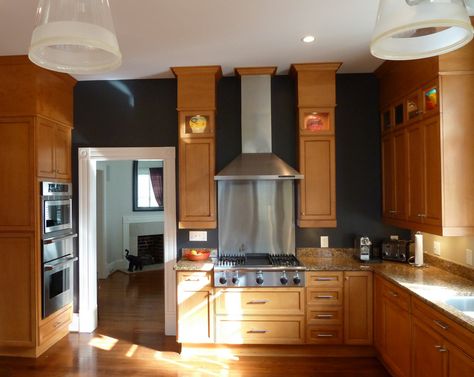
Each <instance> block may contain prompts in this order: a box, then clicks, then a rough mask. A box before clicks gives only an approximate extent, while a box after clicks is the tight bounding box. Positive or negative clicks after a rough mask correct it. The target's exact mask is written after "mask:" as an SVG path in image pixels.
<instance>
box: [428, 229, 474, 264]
mask: <svg viewBox="0 0 474 377" xmlns="http://www.w3.org/2000/svg"><path fill="white" fill-rule="evenodd" d="M434 241H438V242H439V243H440V245H441V255H440V257H441V258H443V259H446V260H449V261H451V262H455V263H458V264H462V265H464V266H467V267H470V268H474V267H473V266H472V265H469V264H467V263H466V249H470V250H472V251H473V252H474V237H441V236H435V235H433V234H428V233H423V249H424V251H425V252H428V253H430V254H434V251H433V249H434V247H433V242H434Z"/></svg>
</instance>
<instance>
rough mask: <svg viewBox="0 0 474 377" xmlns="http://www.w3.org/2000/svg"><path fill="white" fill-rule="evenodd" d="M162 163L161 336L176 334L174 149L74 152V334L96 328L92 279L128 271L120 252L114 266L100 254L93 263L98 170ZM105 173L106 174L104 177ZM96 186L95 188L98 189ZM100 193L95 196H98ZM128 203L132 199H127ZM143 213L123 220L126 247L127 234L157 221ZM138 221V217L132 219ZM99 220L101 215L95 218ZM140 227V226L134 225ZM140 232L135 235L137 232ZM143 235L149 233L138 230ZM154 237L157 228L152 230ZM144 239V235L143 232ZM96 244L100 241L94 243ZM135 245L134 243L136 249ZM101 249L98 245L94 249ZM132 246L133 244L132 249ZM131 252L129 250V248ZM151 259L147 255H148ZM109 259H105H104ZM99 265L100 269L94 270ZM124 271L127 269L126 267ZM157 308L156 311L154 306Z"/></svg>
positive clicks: (106, 149)
mask: <svg viewBox="0 0 474 377" xmlns="http://www.w3.org/2000/svg"><path fill="white" fill-rule="evenodd" d="M124 160H129V161H134V160H137V161H140V160H143V161H151V160H159V161H162V165H163V166H162V171H163V172H162V174H163V191H162V198H163V199H162V203H161V204H162V206H163V209H164V210H163V211H162V212H161V214H162V218H161V220H162V221H161V222H162V239H163V241H162V243H163V247H162V249H163V252H162V259H163V262H162V269H161V271H162V272H161V273H162V275H163V276H162V277H161V281H162V282H164V331H165V335H175V334H176V297H175V292H176V278H175V274H174V271H173V265H174V264H175V262H176V189H175V186H176V185H175V182H176V181H175V148H174V147H165V148H79V227H78V228H79V229H78V231H79V313H78V314H77V318H76V330H77V331H79V332H92V331H94V330H95V329H96V327H97V324H98V312H97V309H98V307H97V302H98V300H97V276H98V273H99V277H100V275H101V274H102V275H103V274H105V272H106V271H107V269H110V268H112V269H114V268H116V269H120V268H121V267H123V266H125V267H127V265H128V263H127V260H126V259H125V251H124V250H123V251H122V250H121V253H122V254H121V256H123V258H117V259H116V261H114V263H115V264H114V265H112V266H110V265H109V264H107V258H105V261H104V257H103V255H102V254H101V255H100V258H99V259H98V253H97V245H98V243H97V240H98V238H97V234H98V232H99V231H100V230H101V227H103V224H100V221H98V220H97V217H96V215H97V205H98V200H97V198H98V197H99V202H100V196H101V194H100V193H98V192H97V191H98V190H97V182H98V179H99V182H100V180H101V179H102V180H103V179H104V173H103V172H102V173H101V172H100V170H101V169H98V163H99V162H100V163H101V162H103V161H124ZM105 174H106V173H105ZM99 187H100V185H99ZM98 194H99V196H98ZM130 201H131V199H130ZM143 213H144V214H143V215H141V214H140V215H137V216H135V215H129V216H122V219H121V221H122V229H123V234H122V239H121V242H122V243H121V247H120V249H124V247H123V245H127V246H128V245H130V239H131V238H132V239H135V238H137V239H138V235H136V237H135V235H134V234H133V233H132V235H131V231H132V230H134V229H135V228H137V226H136V224H141V227H142V229H144V228H147V226H149V225H150V224H149V223H152V222H155V223H156V222H159V221H157V217H156V216H155V215H153V214H151V212H143ZM137 218H138V219H137ZM99 219H100V216H99ZM138 228H140V227H138ZM138 232H140V231H138ZM142 232H145V233H148V232H149V231H148V230H142ZM153 232H154V233H155V234H159V232H160V231H159V230H158V231H156V229H155V230H154V231H153ZM146 235H149V234H146ZM99 245H100V242H99ZM136 246H137V247H138V244H137V245H136ZM99 247H100V246H99ZM134 247H135V246H134ZM129 250H130V249H129ZM148 258H150V257H148ZM109 261H110V260H109ZM98 266H99V267H98ZM127 269H128V268H127ZM156 309H157V310H162V309H161V308H156Z"/></svg>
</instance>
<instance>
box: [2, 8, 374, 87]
mask: <svg viewBox="0 0 474 377" xmlns="http://www.w3.org/2000/svg"><path fill="white" fill-rule="evenodd" d="M109 2H110V6H111V8H112V15H113V18H114V23H115V28H116V32H117V37H118V41H119V44H120V48H121V51H122V55H123V64H122V66H121V67H120V68H118V69H117V70H115V71H114V72H110V73H107V74H102V75H97V76H75V77H76V79H78V80H111V79H136V78H161V77H172V75H171V72H170V70H169V67H172V66H190V65H221V66H222V69H223V72H224V75H231V74H233V68H234V67H239V66H267V65H271V66H277V67H278V72H277V73H278V74H282V73H286V72H287V70H288V68H289V66H290V64H291V63H304V62H334V61H340V62H343V65H342V67H341V68H340V70H339V72H342V73H354V72H373V71H374V69H375V68H377V67H378V66H379V65H380V64H381V61H380V60H378V59H376V58H374V57H372V56H371V55H370V52H369V43H370V38H371V33H372V30H373V28H374V25H375V17H376V13H377V7H378V0H233V1H231V0H128V1H126V0H109ZM36 5H37V0H20V1H19V0H0V56H3V55H22V54H27V53H28V46H29V42H30V37H31V33H32V31H33V27H34V16H35V12H36ZM307 34H313V35H315V36H316V42H315V43H312V44H305V43H302V42H301V41H300V39H301V37H303V36H304V35H307Z"/></svg>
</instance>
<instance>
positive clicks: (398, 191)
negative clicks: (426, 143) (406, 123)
mask: <svg viewBox="0 0 474 377" xmlns="http://www.w3.org/2000/svg"><path fill="white" fill-rule="evenodd" d="M406 136H407V135H406V131H405V130H403V131H400V132H397V133H395V134H394V135H393V163H394V166H395V178H394V180H395V184H394V191H395V194H394V196H395V213H394V217H395V218H397V219H400V220H405V219H406V217H407V205H408V200H407V199H408V193H407V188H408V185H407V182H408V179H407V178H408V177H407V170H408V166H407V162H408V160H407V137H406Z"/></svg>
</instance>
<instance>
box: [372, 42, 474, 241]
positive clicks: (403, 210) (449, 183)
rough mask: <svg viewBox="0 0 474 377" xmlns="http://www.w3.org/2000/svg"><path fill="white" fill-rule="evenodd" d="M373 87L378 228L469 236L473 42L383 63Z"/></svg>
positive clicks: (473, 204)
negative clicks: (377, 119)
mask: <svg viewBox="0 0 474 377" xmlns="http://www.w3.org/2000/svg"><path fill="white" fill-rule="evenodd" d="M376 75H377V77H378V79H379V84H380V85H379V87H380V109H381V127H382V159H383V161H382V169H383V172H382V173H383V174H382V176H383V220H384V221H385V222H386V223H389V224H391V225H394V226H398V227H402V228H407V229H413V230H420V231H425V232H428V233H432V234H437V235H443V236H466V235H472V234H474V201H473V200H472V197H473V196H474V185H473V184H472V182H473V181H474V129H473V127H472V119H473V117H474V42H471V43H469V44H468V45H466V46H465V47H463V48H461V49H459V50H456V51H454V52H451V53H448V54H444V55H440V56H437V57H433V58H427V59H419V60H414V61H403V62H402V61H387V62H385V63H384V64H382V66H381V67H380V68H378V69H377V71H376Z"/></svg>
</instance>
